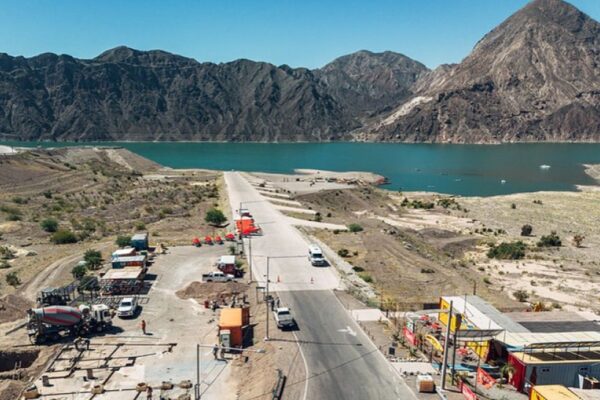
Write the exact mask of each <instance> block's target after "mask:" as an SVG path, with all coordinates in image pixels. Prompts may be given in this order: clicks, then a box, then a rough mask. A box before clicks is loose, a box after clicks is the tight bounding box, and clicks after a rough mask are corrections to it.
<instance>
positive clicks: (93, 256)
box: [83, 249, 102, 269]
mask: <svg viewBox="0 0 600 400" xmlns="http://www.w3.org/2000/svg"><path fill="white" fill-rule="evenodd" d="M83 260H84V261H85V264H86V266H87V267H88V268H89V269H96V268H98V267H100V266H101V265H102V253H100V252H99V251H98V250H92V249H90V250H87V251H86V252H85V253H84V255H83Z"/></svg>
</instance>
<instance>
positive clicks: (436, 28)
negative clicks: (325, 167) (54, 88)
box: [0, 0, 600, 68]
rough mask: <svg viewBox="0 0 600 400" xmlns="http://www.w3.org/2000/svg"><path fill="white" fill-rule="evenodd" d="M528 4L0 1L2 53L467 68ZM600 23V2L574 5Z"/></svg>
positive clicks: (473, 0)
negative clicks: (365, 56)
mask: <svg viewBox="0 0 600 400" xmlns="http://www.w3.org/2000/svg"><path fill="white" fill-rule="evenodd" d="M526 3H527V1H526V0H362V1H356V0H344V1H341V0H338V1H327V0H321V1H318V0H294V1H292V0H253V1H251V0H246V1H233V0H230V1H228V0H215V1H199V0H198V1H191V0H188V1H185V0H169V1H166V0H165V1H156V0H144V1H141V0H139V1H138V0H118V1H117V0H101V1H91V0H25V1H24V0H0V52H5V53H8V54H11V55H24V56H32V55H36V54H40V53H44V52H48V51H50V52H54V53H59V54H61V53H65V54H71V55H73V56H75V57H80V58H92V57H95V56H96V55H98V54H99V53H101V52H102V51H104V50H106V49H109V48H112V47H115V46H118V45H126V46H129V47H133V48H136V49H142V50H150V49H162V50H166V51H170V52H173V53H177V54H181V55H183V56H187V57H192V58H195V59H197V60H198V61H212V62H227V61H231V60H234V59H237V58H249V59H253V60H259V61H267V62H271V63H273V64H276V65H281V64H288V65H291V66H293V67H300V66H304V67H309V68H317V67H320V66H323V65H324V64H326V63H327V62H329V61H331V60H333V59H334V58H336V57H338V56H341V55H344V54H348V53H351V52H354V51H356V50H360V49H367V50H372V51H383V50H392V51H396V52H400V53H403V54H406V55H407V56H409V57H412V58H414V59H416V60H419V61H421V62H423V63H424V64H425V65H427V66H428V67H436V66H437V65H439V64H441V63H449V62H458V61H460V60H461V59H462V58H463V57H465V56H466V55H467V54H468V53H469V51H470V50H471V49H472V47H473V46H474V45H475V43H476V42H477V41H478V40H479V39H480V38H481V37H482V36H483V35H484V34H485V33H487V32H488V31H489V30H490V29H492V28H493V27H494V26H496V25H497V24H498V23H500V22H502V21H503V20H504V19H505V18H506V17H508V16H509V15H510V14H512V13H513V12H514V11H516V10H517V9H519V8H520V7H522V6H523V5H524V4H526ZM571 3H572V4H574V5H576V6H577V7H578V8H579V9H581V10H583V11H584V12H586V13H587V14H589V15H591V16H592V17H594V18H595V19H596V20H598V19H600V1H599V0H572V1H571Z"/></svg>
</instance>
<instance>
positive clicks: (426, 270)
mask: <svg viewBox="0 0 600 400" xmlns="http://www.w3.org/2000/svg"><path fill="white" fill-rule="evenodd" d="M421 273H422V274H435V270H434V269H433V268H421Z"/></svg>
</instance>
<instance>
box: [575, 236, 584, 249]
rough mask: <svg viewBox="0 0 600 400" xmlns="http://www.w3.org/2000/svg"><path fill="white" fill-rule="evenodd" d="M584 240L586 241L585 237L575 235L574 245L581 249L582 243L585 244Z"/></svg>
mask: <svg viewBox="0 0 600 400" xmlns="http://www.w3.org/2000/svg"><path fill="white" fill-rule="evenodd" d="M583 239H585V236H583V235H579V234H577V235H575V236H573V244H574V245H575V247H581V243H583Z"/></svg>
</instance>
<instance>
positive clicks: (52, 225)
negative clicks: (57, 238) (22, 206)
mask: <svg viewBox="0 0 600 400" xmlns="http://www.w3.org/2000/svg"><path fill="white" fill-rule="evenodd" d="M40 226H41V227H42V229H43V230H45V231H46V232H50V233H54V232H56V230H57V229H58V221H57V220H55V219H54V218H46V219H45V220H43V221H42V223H41V224H40Z"/></svg>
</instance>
